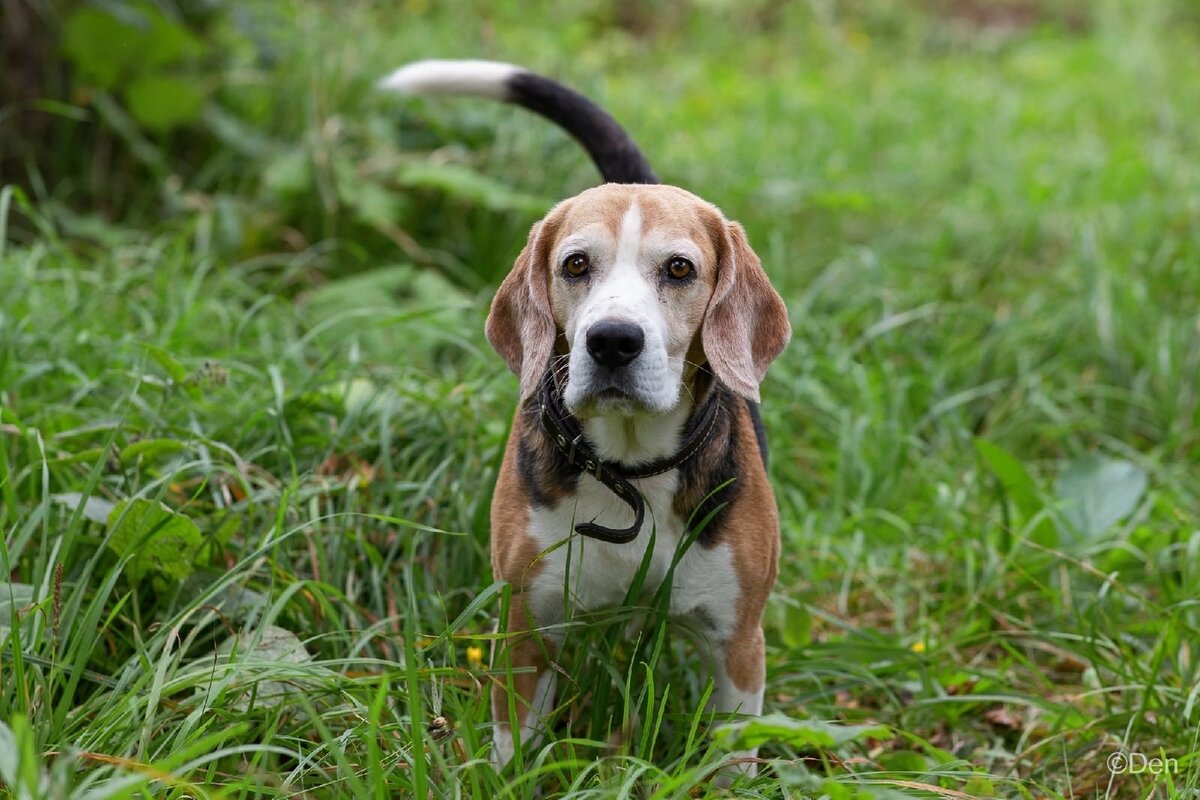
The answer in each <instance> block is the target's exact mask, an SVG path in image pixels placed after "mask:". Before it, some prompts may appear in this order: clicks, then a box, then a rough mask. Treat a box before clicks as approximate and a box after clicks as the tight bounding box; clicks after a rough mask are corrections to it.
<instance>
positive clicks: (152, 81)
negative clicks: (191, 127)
mask: <svg viewBox="0 0 1200 800" xmlns="http://www.w3.org/2000/svg"><path fill="white" fill-rule="evenodd" d="M204 95H205V93H204V91H203V89H202V88H201V86H200V83H199V82H198V81H196V80H194V79H187V78H177V77H174V76H171V75H159V74H150V75H142V76H140V77H138V78H136V79H134V80H133V81H132V82H130V84H129V86H128V87H126V89H125V101H126V102H127V103H128V104H129V113H130V114H132V115H133V118H134V119H136V120H137V121H138V122H140V123H142V124H143V125H145V126H146V127H147V128H152V129H154V130H160V131H163V130H167V129H168V128H172V127H175V126H176V125H181V124H183V123H186V122H193V121H195V120H196V119H197V118H199V116H200V109H201V108H203V107H204Z"/></svg>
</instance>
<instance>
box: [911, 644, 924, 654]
mask: <svg viewBox="0 0 1200 800" xmlns="http://www.w3.org/2000/svg"><path fill="white" fill-rule="evenodd" d="M909 649H910V650H912V651H913V652H914V653H924V652H925V643H924V642H913V643H912V647H911V648H909Z"/></svg>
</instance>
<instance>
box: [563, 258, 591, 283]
mask: <svg viewBox="0 0 1200 800" xmlns="http://www.w3.org/2000/svg"><path fill="white" fill-rule="evenodd" d="M562 266H563V272H565V273H567V275H569V276H570V277H572V278H582V277H583V276H584V275H586V274H587V271H588V268H589V267H590V266H591V262H590V261H588V257H587V256H585V255H584V254H583V253H571V255H569V256H567V257H566V258H564V259H563V265H562Z"/></svg>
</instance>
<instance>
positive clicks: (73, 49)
mask: <svg viewBox="0 0 1200 800" xmlns="http://www.w3.org/2000/svg"><path fill="white" fill-rule="evenodd" d="M141 39H142V35H141V34H140V33H139V31H138V30H137V29H136V28H133V27H131V26H129V25H127V24H125V23H124V22H122V21H121V20H118V19H117V18H116V17H114V16H112V15H111V14H108V13H106V12H104V11H101V10H100V9H98V8H91V7H88V6H84V7H82V8H78V9H76V10H75V11H73V12H71V14H70V16H68V17H67V21H66V23H65V24H64V26H63V34H62V49H63V53H64V54H66V56H67V58H69V59H70V60H71V61H72V62H73V63H74V64H75V66H76V67H77V68H78V69H79V73H80V75H81V76H83V77H84V78H86V79H88V80H91V81H94V82H95V84H96V85H97V86H99V87H100V88H102V89H111V88H112V87H113V86H115V85H116V83H117V80H118V78H120V77H121V73H122V72H126V71H129V70H131V69H133V66H134V64H136V63H137V60H138V58H139V57H140V52H139V51H140V49H141V47H140V45H141Z"/></svg>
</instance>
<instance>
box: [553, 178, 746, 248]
mask: <svg viewBox="0 0 1200 800" xmlns="http://www.w3.org/2000/svg"><path fill="white" fill-rule="evenodd" d="M634 204H636V205H637V208H638V214H639V216H640V219H641V234H642V236H643V237H646V236H650V235H654V236H656V237H662V238H676V239H688V240H691V241H693V242H695V244H696V245H697V246H699V247H700V248H701V249H702V250H703V251H704V253H705V255H706V256H707V257H709V258H715V250H716V243H717V241H718V237H719V235H720V231H721V225H722V223H723V220H724V218H723V217H722V216H721V213H720V212H719V211H718V210H717V209H716V208H715V207H714V206H713V205H711V204H710V203H707V202H705V201H704V200H701V199H700V198H699V197H696V196H695V195H694V194H691V193H690V192H687V191H685V190H683V189H680V188H678V187H675V186H662V185H642V184H614V183H608V184H604V185H602V186H597V187H595V188H593V189H588V190H587V191H585V192H583V193H581V194H578V195H576V196H575V197H573V198H571V199H570V200H567V201H566V202H565V203H563V206H562V208H561V210H562V214H563V216H562V222H561V224H560V225H559V226H558V232H557V236H556V237H555V238H556V241H557V242H561V241H562V240H564V239H566V238H567V237H569V236H571V235H573V234H577V233H579V232H580V231H582V230H584V229H585V228H595V227H599V228H600V229H601V230H603V231H605V232H606V233H607V234H608V235H609V236H611V237H612V239H613V240H614V241H616V240H617V239H619V238H620V235H621V230H622V224H623V222H624V220H625V216H626V214H627V213H628V212H629V210H630V208H631V207H632V206H633V205H634Z"/></svg>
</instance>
